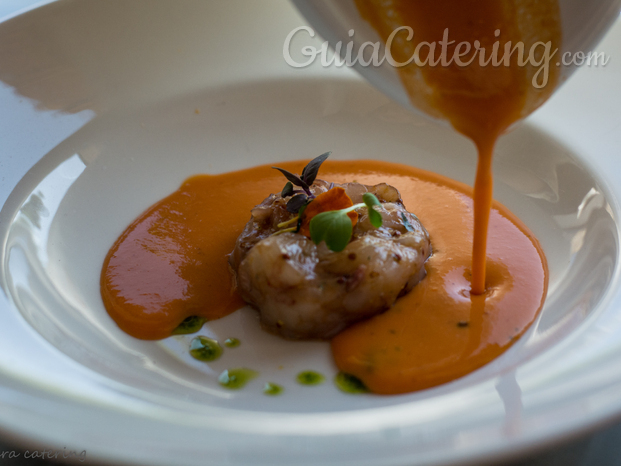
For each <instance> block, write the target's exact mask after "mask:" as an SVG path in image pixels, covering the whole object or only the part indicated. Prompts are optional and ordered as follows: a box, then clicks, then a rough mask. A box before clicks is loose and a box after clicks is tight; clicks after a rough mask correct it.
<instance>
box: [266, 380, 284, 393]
mask: <svg viewBox="0 0 621 466" xmlns="http://www.w3.org/2000/svg"><path fill="white" fill-rule="evenodd" d="M283 391H284V388H282V387H281V386H280V385H277V384H275V383H272V382H267V383H266V384H265V386H264V387H263V393H265V394H266V395H269V396H276V395H280V394H281V393H282V392H283Z"/></svg>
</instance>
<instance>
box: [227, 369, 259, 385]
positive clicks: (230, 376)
mask: <svg viewBox="0 0 621 466" xmlns="http://www.w3.org/2000/svg"><path fill="white" fill-rule="evenodd" d="M257 375H259V373H258V372H256V371H253V370H251V369H246V368H244V367H240V368H238V369H227V370H225V371H224V372H223V373H222V374H220V377H218V382H220V385H222V386H223V387H225V388H229V389H231V390H237V389H239V388H242V387H243V386H244V385H246V384H247V383H248V382H250V381H251V380H252V379H254V378H255V377H256V376H257Z"/></svg>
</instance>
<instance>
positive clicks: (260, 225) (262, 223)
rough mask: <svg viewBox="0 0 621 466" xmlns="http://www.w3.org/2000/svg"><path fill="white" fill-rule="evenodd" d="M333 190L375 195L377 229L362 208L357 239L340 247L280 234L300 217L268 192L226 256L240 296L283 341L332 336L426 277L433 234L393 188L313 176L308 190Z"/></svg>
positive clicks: (354, 197)
mask: <svg viewBox="0 0 621 466" xmlns="http://www.w3.org/2000/svg"><path fill="white" fill-rule="evenodd" d="M332 187H341V188H343V189H344V190H345V191H346V193H347V195H348V196H349V197H350V198H351V199H352V201H353V202H354V204H357V203H360V202H362V196H363V195H364V194H365V193H367V192H370V193H372V194H374V195H375V196H376V197H377V198H378V200H379V201H380V203H381V206H378V207H377V208H376V210H377V211H378V212H379V213H380V214H381V215H382V220H383V223H382V226H381V227H380V228H375V227H373V226H372V225H371V223H370V221H369V218H368V212H367V210H366V209H359V210H358V214H359V218H358V222H357V223H356V225H355V226H354V229H353V236H352V239H351V241H350V242H349V244H348V245H347V246H346V247H345V249H344V250H343V251H340V252H334V251H331V250H330V249H328V247H327V246H326V244H325V243H323V242H322V243H320V244H318V245H315V244H314V243H313V241H311V240H310V239H309V238H307V237H306V236H304V235H302V234H299V233H293V232H287V233H282V234H277V235H275V234H274V233H276V232H277V231H279V228H278V225H279V224H281V223H282V222H286V221H287V220H290V219H292V218H293V217H295V214H291V213H290V212H288V211H287V208H286V204H287V202H286V200H285V199H283V198H282V196H281V195H280V194H271V195H270V196H268V197H267V198H266V199H265V200H264V201H263V202H262V203H261V204H259V205H257V206H256V207H255V208H254V209H252V212H251V214H252V217H251V219H250V221H249V222H248V223H247V224H246V227H245V228H244V231H243V232H242V234H241V235H240V236H239V237H238V239H237V242H236V245H235V249H234V251H233V253H232V254H231V255H230V257H229V264H230V267H231V270H232V271H233V273H234V276H235V278H236V286H237V288H238V290H239V292H240V293H241V296H242V298H243V299H244V300H245V301H246V302H247V303H249V304H250V305H252V306H253V307H255V308H256V309H258V311H259V313H260V316H261V323H262V325H263V327H264V328H265V329H266V330H268V331H270V332H272V333H276V334H279V335H281V336H283V337H285V338H290V339H328V338H331V337H333V336H334V335H336V334H337V333H339V332H340V331H341V330H343V329H345V328H346V327H347V326H349V325H351V324H352V323H354V322H357V321H359V320H362V319H365V318H368V317H371V316H373V315H375V314H378V313H380V312H382V311H384V310H386V309H388V308H389V307H390V306H392V304H393V303H394V302H395V301H396V299H397V298H398V297H399V296H401V295H403V294H405V293H407V292H409V291H410V290H411V289H412V288H413V287H414V286H415V285H416V284H417V283H418V282H419V281H420V280H421V279H422V278H423V277H424V276H425V268H424V264H425V261H426V260H427V258H428V257H429V255H430V254H431V244H430V242H429V235H428V233H427V231H426V230H425V228H424V227H423V226H422V225H421V223H420V221H419V220H418V218H417V217H416V216H415V215H413V214H411V213H409V212H408V211H407V210H406V209H405V207H404V206H403V202H402V200H401V196H400V194H399V191H398V190H397V189H396V188H394V187H393V186H390V185H388V184H386V183H381V184H377V185H375V186H367V185H363V184H360V183H355V182H354V183H345V184H335V183H328V182H326V181H322V180H316V181H315V183H314V184H313V186H311V191H312V193H313V194H314V195H315V196H317V195H319V194H321V193H324V192H326V191H328V190H329V189H330V188H332Z"/></svg>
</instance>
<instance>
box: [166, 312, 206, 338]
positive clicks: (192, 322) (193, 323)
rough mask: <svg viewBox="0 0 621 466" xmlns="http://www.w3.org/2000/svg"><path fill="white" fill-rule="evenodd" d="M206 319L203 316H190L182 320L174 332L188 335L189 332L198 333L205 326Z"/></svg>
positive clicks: (174, 333)
mask: <svg viewBox="0 0 621 466" xmlns="http://www.w3.org/2000/svg"><path fill="white" fill-rule="evenodd" d="M206 321H207V319H204V318H203V317H198V316H190V317H188V318H187V319H185V320H184V321H183V322H181V323H180V324H179V326H178V327H177V328H176V329H174V330H173V332H172V334H173V335H187V334H189V333H196V332H198V331H199V330H200V329H201V328H202V327H203V325H204V324H205V322H206Z"/></svg>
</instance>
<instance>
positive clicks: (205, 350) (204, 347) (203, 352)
mask: <svg viewBox="0 0 621 466" xmlns="http://www.w3.org/2000/svg"><path fill="white" fill-rule="evenodd" d="M190 354H191V355H192V357H193V358H194V359H198V360H199V361H205V362H208V361H215V360H216V359H218V358H219V357H220V355H221V354H222V347H221V346H220V344H219V343H218V342H217V341H216V340H213V339H211V338H207V337H196V338H194V339H192V342H191V343H190Z"/></svg>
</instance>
